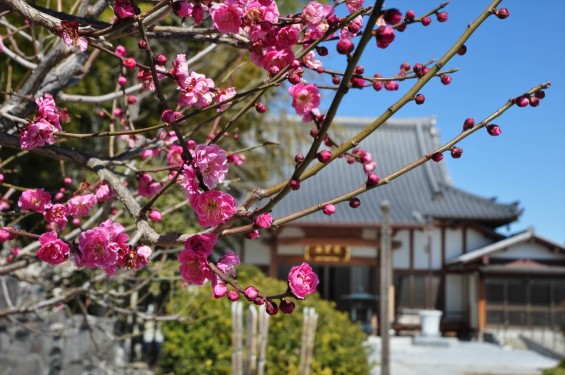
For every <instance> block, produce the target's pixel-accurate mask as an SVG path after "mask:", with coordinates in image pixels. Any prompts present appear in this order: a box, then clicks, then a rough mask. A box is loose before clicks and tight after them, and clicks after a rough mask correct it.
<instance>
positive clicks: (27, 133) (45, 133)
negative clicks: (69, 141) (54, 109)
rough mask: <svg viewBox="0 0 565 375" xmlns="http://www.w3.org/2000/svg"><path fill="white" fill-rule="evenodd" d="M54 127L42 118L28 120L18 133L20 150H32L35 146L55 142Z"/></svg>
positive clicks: (55, 129)
mask: <svg viewBox="0 0 565 375" xmlns="http://www.w3.org/2000/svg"><path fill="white" fill-rule="evenodd" d="M56 131H57V128H55V127H54V126H53V125H52V124H51V123H49V122H48V121H47V120H45V119H44V118H40V119H39V120H37V121H34V122H29V123H28V124H27V125H26V127H25V128H24V129H23V130H22V131H21V133H20V148H21V149H22V150H28V151H29V150H33V149H34V148H36V147H42V146H45V144H46V143H47V144H49V145H52V144H53V143H55V133H56Z"/></svg>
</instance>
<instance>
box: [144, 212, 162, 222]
mask: <svg viewBox="0 0 565 375" xmlns="http://www.w3.org/2000/svg"><path fill="white" fill-rule="evenodd" d="M147 217H148V218H149V219H150V220H151V221H161V220H163V215H161V213H160V212H159V211H157V210H151V211H149V213H148V214H147Z"/></svg>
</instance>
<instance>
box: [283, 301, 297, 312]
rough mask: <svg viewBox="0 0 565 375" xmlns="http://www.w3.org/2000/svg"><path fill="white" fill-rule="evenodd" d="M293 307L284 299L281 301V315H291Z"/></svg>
mask: <svg viewBox="0 0 565 375" xmlns="http://www.w3.org/2000/svg"><path fill="white" fill-rule="evenodd" d="M294 307H295V305H294V302H292V301H289V300H288V299H286V298H283V299H281V303H280V309H281V311H282V313H283V314H292V312H293V311H294Z"/></svg>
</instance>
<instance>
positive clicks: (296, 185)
mask: <svg viewBox="0 0 565 375" xmlns="http://www.w3.org/2000/svg"><path fill="white" fill-rule="evenodd" d="M288 186H289V187H290V188H291V189H292V190H298V189H300V180H298V179H296V180H290V181H289V182H288Z"/></svg>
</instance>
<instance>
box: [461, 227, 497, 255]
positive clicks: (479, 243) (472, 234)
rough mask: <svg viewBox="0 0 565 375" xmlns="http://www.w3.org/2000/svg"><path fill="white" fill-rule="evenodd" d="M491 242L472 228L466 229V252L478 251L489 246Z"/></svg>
mask: <svg viewBox="0 0 565 375" xmlns="http://www.w3.org/2000/svg"><path fill="white" fill-rule="evenodd" d="M492 242H493V240H492V239H490V238H489V237H486V236H485V235H484V234H482V233H481V232H479V231H477V230H475V229H472V228H468V229H467V252H470V251H473V250H477V249H480V248H481V247H484V246H486V245H489V244H491V243H492Z"/></svg>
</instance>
